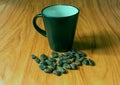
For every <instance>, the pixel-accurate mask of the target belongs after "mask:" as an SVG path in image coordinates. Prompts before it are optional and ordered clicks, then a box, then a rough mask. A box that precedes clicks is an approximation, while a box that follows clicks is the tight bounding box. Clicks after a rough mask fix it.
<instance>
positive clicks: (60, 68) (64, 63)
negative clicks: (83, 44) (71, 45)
mask: <svg viewBox="0 0 120 85" xmlns="http://www.w3.org/2000/svg"><path fill="white" fill-rule="evenodd" d="M31 58H32V59H34V60H35V62H36V63H38V64H39V68H40V69H41V70H43V71H44V72H45V73H53V74H55V75H57V76H60V75H62V74H66V73H68V71H67V70H76V69H78V66H82V65H83V64H85V65H89V66H94V65H95V63H94V61H93V60H91V59H87V58H86V54H85V53H83V52H78V51H75V50H70V51H68V52H66V53H62V54H61V53H58V52H55V51H53V52H52V53H51V57H48V56H47V55H45V54H41V55H40V57H39V58H38V57H37V56H35V55H31Z"/></svg>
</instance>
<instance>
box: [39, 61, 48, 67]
mask: <svg viewBox="0 0 120 85" xmlns="http://www.w3.org/2000/svg"><path fill="white" fill-rule="evenodd" d="M40 64H42V65H45V66H47V65H48V64H47V63H46V62H45V61H41V62H40Z"/></svg>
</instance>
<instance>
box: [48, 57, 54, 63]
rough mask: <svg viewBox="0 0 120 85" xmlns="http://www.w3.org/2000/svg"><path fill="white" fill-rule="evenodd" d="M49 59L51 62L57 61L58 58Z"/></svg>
mask: <svg viewBox="0 0 120 85" xmlns="http://www.w3.org/2000/svg"><path fill="white" fill-rule="evenodd" d="M48 60H49V61H50V62H56V59H54V58H48Z"/></svg>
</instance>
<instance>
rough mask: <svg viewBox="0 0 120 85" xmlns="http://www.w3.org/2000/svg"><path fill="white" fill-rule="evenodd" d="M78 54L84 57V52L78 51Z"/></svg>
mask: <svg viewBox="0 0 120 85" xmlns="http://www.w3.org/2000/svg"><path fill="white" fill-rule="evenodd" d="M78 54H79V56H80V57H86V54H85V53H83V52H78Z"/></svg>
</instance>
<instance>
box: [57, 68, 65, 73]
mask: <svg viewBox="0 0 120 85" xmlns="http://www.w3.org/2000/svg"><path fill="white" fill-rule="evenodd" d="M58 71H60V72H61V73H64V74H65V73H67V71H66V70H65V69H64V68H63V67H58Z"/></svg>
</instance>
